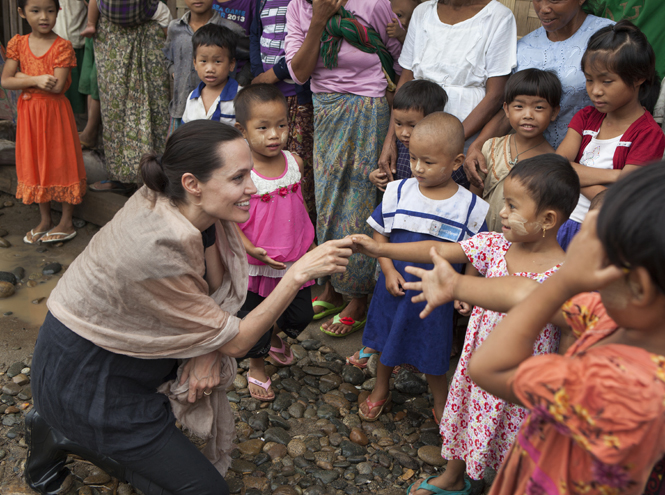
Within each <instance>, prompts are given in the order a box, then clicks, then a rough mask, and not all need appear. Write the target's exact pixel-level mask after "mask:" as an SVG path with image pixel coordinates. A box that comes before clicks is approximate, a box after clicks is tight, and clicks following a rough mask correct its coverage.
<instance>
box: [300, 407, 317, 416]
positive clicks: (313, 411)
mask: <svg viewBox="0 0 665 495" xmlns="http://www.w3.org/2000/svg"><path fill="white" fill-rule="evenodd" d="M316 417H317V416H316V407H313V406H309V407H308V408H307V409H305V412H304V413H303V418H306V419H314V418H316Z"/></svg>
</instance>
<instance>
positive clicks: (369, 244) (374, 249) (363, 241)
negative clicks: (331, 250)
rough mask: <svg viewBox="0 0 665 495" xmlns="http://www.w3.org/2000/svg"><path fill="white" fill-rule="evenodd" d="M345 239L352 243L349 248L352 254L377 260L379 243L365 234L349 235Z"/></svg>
mask: <svg viewBox="0 0 665 495" xmlns="http://www.w3.org/2000/svg"><path fill="white" fill-rule="evenodd" d="M347 237H350V238H351V240H352V241H353V245H352V247H351V248H352V249H353V252H354V253H360V254H364V255H365V256H370V257H372V258H378V256H379V255H378V252H379V243H378V242H376V241H375V240H374V239H372V238H371V237H369V236H367V235H365V234H351V235H350V236H347Z"/></svg>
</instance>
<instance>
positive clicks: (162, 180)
mask: <svg viewBox="0 0 665 495" xmlns="http://www.w3.org/2000/svg"><path fill="white" fill-rule="evenodd" d="M140 170H141V178H142V179H143V183H144V184H145V185H146V186H147V187H148V188H149V189H152V190H153V191H156V192H159V193H164V192H166V186H167V184H168V178H167V177H166V174H165V173H164V167H163V166H162V155H157V154H156V153H146V154H145V155H143V157H142V158H141V165H140Z"/></svg>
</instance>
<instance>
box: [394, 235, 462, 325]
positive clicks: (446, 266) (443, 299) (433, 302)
mask: <svg viewBox="0 0 665 495" xmlns="http://www.w3.org/2000/svg"><path fill="white" fill-rule="evenodd" d="M430 254H431V256H432V262H433V263H434V268H433V269H432V270H424V269H423V268H417V267H415V266H407V267H406V272H407V273H410V274H411V275H415V276H416V277H418V278H420V279H421V281H420V282H406V283H405V284H404V290H415V291H422V293H421V294H418V295H417V296H413V297H412V298H411V301H413V302H414V303H418V302H423V301H426V302H427V305H426V306H425V309H423V310H422V311H421V312H420V317H421V318H426V317H427V316H428V315H429V314H430V313H431V312H432V311H434V309H435V308H437V307H439V306H441V305H442V304H446V303H448V302H450V301H452V300H454V299H455V297H454V295H453V290H454V288H455V282H456V280H457V277H459V273H457V272H456V271H455V269H454V268H453V267H452V265H451V264H450V263H448V262H447V261H446V260H445V259H443V258H442V257H441V256H439V255H438V254H437V252H436V249H435V248H432V249H431V250H430Z"/></svg>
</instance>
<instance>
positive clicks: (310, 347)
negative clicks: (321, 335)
mask: <svg viewBox="0 0 665 495" xmlns="http://www.w3.org/2000/svg"><path fill="white" fill-rule="evenodd" d="M300 345H301V346H302V347H303V349H305V350H307V351H316V350H318V349H319V347H321V345H323V344H321V342H319V341H318V340H313V339H308V340H303V341H302V342H301V343H300Z"/></svg>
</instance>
